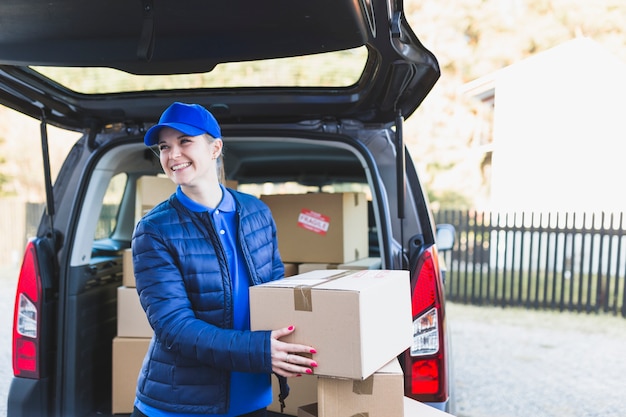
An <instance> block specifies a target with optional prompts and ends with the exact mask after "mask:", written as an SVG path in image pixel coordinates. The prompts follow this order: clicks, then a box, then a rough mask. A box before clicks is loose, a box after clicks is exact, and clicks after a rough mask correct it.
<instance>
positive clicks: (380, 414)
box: [317, 359, 404, 417]
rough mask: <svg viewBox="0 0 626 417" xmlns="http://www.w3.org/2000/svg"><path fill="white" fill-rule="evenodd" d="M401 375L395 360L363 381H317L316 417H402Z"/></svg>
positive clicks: (402, 375) (402, 388)
mask: <svg viewBox="0 0 626 417" xmlns="http://www.w3.org/2000/svg"><path fill="white" fill-rule="evenodd" d="M403 398H404V374H403V373H402V368H401V367H400V363H399V362H398V360H397V359H394V360H392V361H390V362H389V363H388V364H387V365H385V366H383V367H382V368H381V369H379V370H378V371H376V372H375V373H374V375H372V376H370V377H369V378H367V379H365V380H354V379H345V378H329V377H319V379H318V381H317V413H318V416H319V417H335V416H368V417H403V415H404V405H403V402H402V399H403Z"/></svg>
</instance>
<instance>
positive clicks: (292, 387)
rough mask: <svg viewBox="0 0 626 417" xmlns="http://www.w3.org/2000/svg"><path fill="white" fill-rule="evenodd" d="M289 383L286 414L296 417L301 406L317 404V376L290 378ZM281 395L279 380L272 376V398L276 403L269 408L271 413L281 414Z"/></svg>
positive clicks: (304, 375)
mask: <svg viewBox="0 0 626 417" xmlns="http://www.w3.org/2000/svg"><path fill="white" fill-rule="evenodd" d="M287 383H288V384H289V396H288V397H287V398H286V399H285V409H284V410H283V413H284V414H286V415H290V416H295V415H297V414H298V408H300V407H301V406H303V405H306V404H310V403H315V402H317V376H315V375H306V374H303V375H302V376H300V377H297V378H289V379H288V380H287ZM279 393H280V387H279V386H278V379H277V378H276V377H275V376H272V398H273V399H274V401H273V402H272V403H271V404H270V405H269V406H268V407H267V409H268V410H269V411H273V412H275V413H280V401H278V394H279Z"/></svg>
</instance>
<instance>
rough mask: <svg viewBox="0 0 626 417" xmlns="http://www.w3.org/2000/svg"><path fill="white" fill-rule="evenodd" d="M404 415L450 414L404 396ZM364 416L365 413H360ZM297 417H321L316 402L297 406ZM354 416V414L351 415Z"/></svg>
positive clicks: (438, 416) (444, 416)
mask: <svg viewBox="0 0 626 417" xmlns="http://www.w3.org/2000/svg"><path fill="white" fill-rule="evenodd" d="M403 402H404V417H450V416H453V415H452V414H449V413H446V412H444V411H440V410H437V409H436V408H433V407H430V406H428V405H426V404H422V403H421V402H419V401H415V400H414V399H412V398H409V397H404V399H403ZM357 415H358V414H357ZM362 415H363V416H366V415H367V414H362ZM297 416H298V417H321V416H318V412H317V403H314V404H307V405H304V406H302V407H300V408H298V414H297ZM352 417H355V416H352Z"/></svg>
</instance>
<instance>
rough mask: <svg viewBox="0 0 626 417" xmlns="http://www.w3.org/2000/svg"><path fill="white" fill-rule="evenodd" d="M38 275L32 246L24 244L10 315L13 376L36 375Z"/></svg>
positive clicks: (32, 376) (38, 308)
mask: <svg viewBox="0 0 626 417" xmlns="http://www.w3.org/2000/svg"><path fill="white" fill-rule="evenodd" d="M40 313H41V276H40V275H39V268H38V264H37V254H36V251H35V246H34V245H33V243H32V242H29V243H28V245H27V246H26V251H25V253H24V259H23V261H22V268H21V270H20V276H19V279H18V282H17V293H16V295H15V310H14V314H13V375H15V376H20V377H25V378H39V338H40V337H41V334H40V328H39V327H40V320H39V318H40Z"/></svg>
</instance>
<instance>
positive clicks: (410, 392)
mask: <svg viewBox="0 0 626 417" xmlns="http://www.w3.org/2000/svg"><path fill="white" fill-rule="evenodd" d="M439 274H440V272H439V266H438V262H437V255H436V252H433V249H429V250H426V251H424V252H423V253H422V254H421V256H420V258H419V260H418V262H417V266H416V268H415V277H413V280H412V282H411V284H412V291H413V293H412V298H411V299H412V308H413V343H412V345H411V347H410V348H409V349H408V350H407V352H406V353H405V379H406V383H405V395H406V396H407V397H411V398H414V399H416V400H418V401H422V402H443V401H446V400H447V397H448V392H447V381H446V374H447V372H446V366H447V364H446V357H445V353H446V352H445V343H444V329H443V325H444V323H443V319H444V317H443V309H442V306H443V296H444V294H443V288H442V286H441V279H440V275H439Z"/></svg>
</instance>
